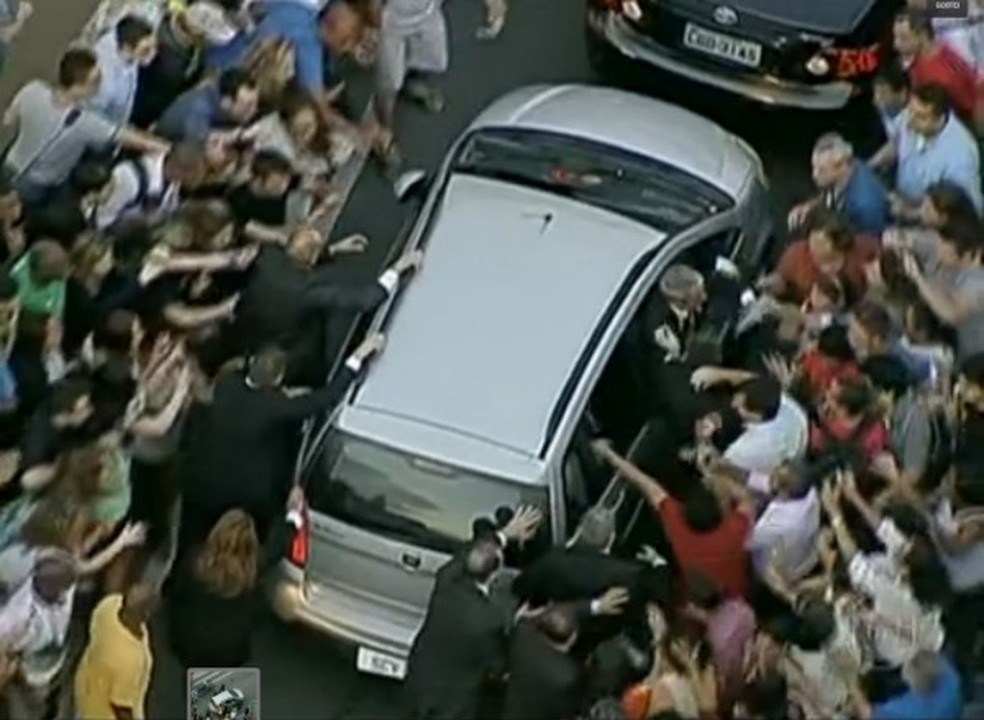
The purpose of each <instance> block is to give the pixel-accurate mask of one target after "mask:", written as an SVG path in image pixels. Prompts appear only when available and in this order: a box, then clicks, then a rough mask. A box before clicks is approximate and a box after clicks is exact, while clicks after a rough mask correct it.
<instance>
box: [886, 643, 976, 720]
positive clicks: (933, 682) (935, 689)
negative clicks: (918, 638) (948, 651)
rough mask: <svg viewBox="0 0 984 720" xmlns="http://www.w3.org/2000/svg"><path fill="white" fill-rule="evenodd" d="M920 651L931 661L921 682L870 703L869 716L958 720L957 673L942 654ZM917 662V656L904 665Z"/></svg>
mask: <svg viewBox="0 0 984 720" xmlns="http://www.w3.org/2000/svg"><path fill="white" fill-rule="evenodd" d="M921 655H925V656H927V657H928V658H931V660H928V659H927V660H926V662H931V663H932V665H933V672H932V675H931V676H928V677H926V678H925V683H924V686H923V687H919V686H918V685H910V687H909V690H908V691H906V692H905V693H903V694H902V695H899V696H897V697H894V698H892V699H891V700H886V701H885V702H882V703H877V704H875V705H873V706H872V707H871V719H872V720H960V717H961V715H962V714H963V698H962V696H961V692H960V676H959V675H958V674H957V671H956V670H955V669H954V668H953V666H952V665H951V664H950V662H949V661H948V660H946V658H944V657H943V656H942V655H936V654H932V653H921ZM920 662H921V660H920V658H919V656H917V657H916V658H914V660H913V661H910V663H908V665H913V664H917V663H920ZM910 682H911V681H910Z"/></svg>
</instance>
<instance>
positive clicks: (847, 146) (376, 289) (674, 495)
mask: <svg viewBox="0 0 984 720" xmlns="http://www.w3.org/2000/svg"><path fill="white" fill-rule="evenodd" d="M4 5H6V4H0V7H2V6H4ZM115 5H120V7H115ZM910 5H912V7H911V8H910V9H907V10H905V11H903V12H902V13H900V14H899V15H898V17H897V18H896V19H895V21H894V24H893V28H892V29H893V36H894V42H895V49H896V51H897V54H898V59H899V62H898V63H896V62H892V63H886V64H885V65H884V66H883V67H882V68H881V70H880V72H879V74H878V76H877V78H876V79H875V81H874V100H875V105H876V108H877V111H878V112H879V114H880V115H881V117H882V119H883V123H884V129H885V136H886V142H885V145H884V147H882V148H881V149H880V150H879V151H878V152H877V153H876V154H875V155H874V156H873V157H871V158H870V159H868V160H863V159H860V158H857V157H855V153H854V149H853V147H852V144H851V143H850V142H849V141H848V140H847V139H846V138H844V137H842V136H841V135H839V134H836V133H831V134H827V135H824V136H823V137H821V138H820V139H819V140H818V141H817V143H816V146H815V148H814V152H813V156H812V173H813V177H814V179H815V181H816V184H817V190H818V192H817V194H816V196H815V197H813V198H810V199H807V200H805V201H804V202H803V203H802V204H801V205H798V206H796V207H795V208H793V210H792V211H791V212H790V213H789V218H788V221H789V230H790V233H789V236H790V239H789V242H788V243H786V244H785V245H784V246H783V247H782V248H781V253H780V255H779V257H778V258H777V259H776V261H775V263H774V267H772V268H770V269H769V271H768V272H764V273H762V275H761V277H760V278H759V279H758V280H757V282H756V283H755V284H754V286H750V287H747V288H738V289H739V290H740V291H741V292H735V293H733V294H732V295H729V297H732V298H733V303H732V304H731V305H730V306H729V307H730V320H729V324H728V328H729V333H728V337H727V341H726V342H725V343H724V344H723V345H722V347H721V348H720V349H721V353H720V355H721V363H720V364H718V365H714V366H710V365H707V364H703V363H701V362H698V361H697V360H696V359H695V358H693V357H691V356H690V354H689V352H688V348H690V347H691V342H692V340H693V339H694V337H695V335H696V334H697V333H698V332H699V328H700V327H701V324H702V322H704V321H706V320H707V317H708V315H709V314H710V313H709V312H708V310H707V307H708V302H707V295H708V292H709V287H710V286H711V285H712V284H715V285H716V283H715V282H714V281H715V280H716V279H717V278H709V277H705V276H704V275H702V274H701V272H700V271H698V270H696V269H694V268H690V267H686V266H683V265H676V266H674V267H673V268H671V269H669V270H668V271H667V273H666V275H665V276H664V277H663V278H662V280H661V283H660V287H659V290H660V298H659V301H660V303H661V304H660V306H659V307H660V310H659V311H657V312H654V313H650V314H648V315H647V318H648V320H647V321H649V322H651V323H652V325H651V327H648V328H647V333H646V337H647V338H649V347H648V348H647V359H648V361H647V366H646V367H647V369H646V377H647V378H648V379H649V381H650V382H651V398H652V400H651V402H650V403H648V404H649V405H650V406H651V413H650V414H651V417H650V420H649V423H648V424H647V443H646V449H647V451H646V452H636V451H633V452H629V448H628V447H623V446H622V445H621V443H613V442H610V441H609V440H607V439H605V438H603V437H599V438H598V439H597V440H596V441H595V442H594V443H593V445H592V448H593V451H594V454H595V456H596V462H597V463H599V464H600V465H603V466H605V467H607V468H609V469H610V471H611V473H612V475H613V476H615V475H617V476H618V477H620V478H621V481H622V482H623V483H624V484H625V486H626V488H627V490H626V491H627V492H629V493H632V494H633V496H634V497H637V498H639V499H641V501H642V502H643V503H644V504H645V505H646V506H647V507H648V508H649V511H648V512H645V513H644V514H643V518H642V520H641V522H642V523H643V524H644V525H646V526H647V527H646V530H645V532H644V535H645V538H646V542H645V543H644V544H642V545H641V546H640V547H633V548H632V552H631V553H629V554H625V553H624V552H622V551H623V550H624V549H625V548H623V547H622V546H621V545H620V544H619V543H618V534H619V530H620V528H619V523H620V520H619V518H618V516H617V513H615V512H613V511H611V510H608V509H605V508H603V507H596V508H592V509H590V510H588V511H587V512H586V513H585V514H584V515H583V516H582V517H581V518H580V523H579V526H578V531H577V533H576V534H575V536H574V540H573V541H572V542H571V544H570V545H569V546H567V547H558V548H554V549H552V550H550V551H548V552H547V553H546V554H545V555H544V556H543V557H540V558H538V559H535V560H534V561H533V562H532V564H531V565H529V566H528V567H526V568H524V569H523V571H522V572H521V573H520V574H519V576H518V577H517V578H515V580H514V581H512V582H511V583H510V585H509V588H508V592H507V593H506V596H505V597H500V594H501V593H500V589H499V584H497V583H495V582H493V581H494V579H495V578H496V576H497V575H498V573H499V572H500V570H501V569H502V565H503V554H504V552H506V551H507V548H508V546H509V545H510V544H512V543H524V542H527V541H529V540H530V539H531V538H532V537H533V536H534V535H535V534H536V533H537V532H539V530H540V525H541V523H542V522H543V515H542V513H541V510H542V509H537V508H518V509H517V510H516V511H515V512H514V513H513V515H512V517H511V518H505V517H503V518H502V520H503V522H502V523H501V526H496V525H495V524H494V523H486V524H485V525H482V526H481V528H480V529H481V532H480V533H478V534H477V535H476V538H475V539H474V540H473V541H472V542H471V543H470V544H469V545H468V546H467V547H465V548H463V549H462V551H461V553H459V554H458V555H456V556H455V558H454V559H453V560H452V561H451V562H449V563H448V564H447V565H446V566H444V567H443V568H442V569H441V571H440V572H439V574H438V578H437V582H436V584H435V589H434V592H433V595H432V598H431V602H430V607H429V609H428V613H427V617H426V619H425V622H424V624H423V626H422V628H421V630H420V632H419V634H418V636H417V638H416V640H415V642H414V646H413V649H412V652H411V655H410V658H409V665H408V668H409V669H408V678H407V681H406V687H405V693H406V707H405V708H402V709H400V711H399V712H400V713H401V714H403V713H404V712H405V713H406V714H407V715H409V716H411V717H413V718H415V719H419V720H431V719H434V718H446V719H448V720H452V719H454V720H473V719H474V718H480V717H498V716H502V717H505V718H508V719H513V718H515V719H516V720H525V718H530V717H536V718H544V719H547V718H552V719H554V720H574V719H575V718H580V717H584V718H594V719H596V720H601V719H602V718H605V719H609V718H610V719H611V720H615V719H616V718H629V719H632V720H642V719H643V718H661V719H662V720H673V719H674V718H701V719H702V720H707V719H709V718H728V717H735V718H738V717H744V718H759V719H761V720H775V719H776V718H818V719H819V718H829V717H839V716H841V717H848V716H850V717H859V718H869V717H870V718H912V719H914V718H925V719H927V720H929V719H932V720H955V719H956V718H958V717H960V716H961V713H962V712H963V710H964V708H965V706H966V703H967V702H969V701H970V700H971V698H972V697H973V692H974V690H975V683H974V678H975V674H976V673H979V672H980V669H981V667H982V663H981V660H982V657H981V649H982V643H981V640H982V637H981V636H982V632H981V631H982V629H984V612H982V609H984V512H982V511H984V485H982V483H984V480H982V478H981V477H978V476H977V472H978V471H980V470H984V455H981V456H978V451H977V450H976V449H975V448H976V443H977V442H979V441H980V438H984V435H982V433H984V267H982V256H984V221H982V218H981V209H982V188H981V166H980V155H979V151H978V145H979V142H978V137H979V133H980V130H981V128H982V123H981V122H980V120H981V117H982V113H981V108H984V102H980V100H981V98H984V94H981V93H980V91H979V86H980V83H979V80H980V77H981V76H982V72H981V71H982V69H984V64H980V63H979V57H978V54H977V52H978V50H979V49H980V47H984V44H982V45H981V46H980V47H978V45H977V44H975V43H972V42H970V40H972V39H973V38H974V34H975V33H976V32H977V30H976V29H975V28H977V27H978V26H977V25H975V24H969V25H968V24H965V25H961V24H959V23H954V22H946V23H941V22H940V21H939V20H932V19H930V18H929V17H928V16H927V15H926V14H925V8H922V7H920V3H919V2H918V0H913V1H912V2H911V3H910ZM106 6H107V7H109V8H110V9H109V10H106V11H105V12H102V13H101V14H97V18H96V19H95V20H94V22H93V24H92V26H91V27H90V28H89V29H88V31H87V34H86V36H85V38H84V40H85V41H84V42H80V43H79V44H77V45H73V46H72V47H70V48H69V49H68V50H66V51H65V52H64V53H63V55H62V56H61V58H60V60H59V62H58V67H57V73H56V76H55V78H54V80H53V81H52V82H48V81H42V80H34V81H31V82H29V83H27V84H26V85H25V86H24V87H22V88H21V89H20V91H19V92H18V93H17V95H16V97H15V98H14V100H13V101H12V102H11V104H10V106H9V107H8V108H7V110H6V113H5V117H4V120H5V122H6V123H8V124H9V125H11V126H13V128H14V130H15V137H14V140H13V142H12V144H11V145H10V146H9V147H8V148H7V150H6V151H5V152H4V154H3V163H2V173H0V262H2V263H3V267H4V270H5V272H4V273H2V274H0V339H2V342H0V451H2V454H0V497H2V500H0V589H2V598H0V599H2V605H0V651H2V652H0V681H2V683H3V698H4V700H5V706H6V709H7V713H8V714H9V716H10V717H11V718H14V719H18V718H23V719H25V720H36V719H37V718H47V717H76V718H84V719H92V720H97V719H98V720H102V719H103V718H120V719H122V718H141V717H143V716H144V713H145V703H146V697H147V691H148V687H149V683H150V677H151V669H152V665H153V650H152V646H151V644H150V639H149V632H150V631H149V629H148V627H149V626H148V623H149V621H150V620H151V618H152V617H153V615H154V613H155V612H156V611H157V607H158V604H159V600H160V599H161V594H162V589H163V590H164V593H163V594H164V598H165V600H166V609H167V614H168V620H169V622H168V623H167V628H168V635H169V637H168V638H167V640H168V643H169V645H170V647H171V648H172V650H173V651H174V652H175V654H176V655H177V657H178V658H179V659H180V661H181V662H182V663H183V664H185V665H186V666H189V667H191V666H199V667H219V666H222V667H228V666H235V665H240V664H243V663H245V662H246V661H247V660H248V659H249V657H250V637H251V627H252V625H253V621H254V619H255V617H256V612H257V611H258V606H259V602H258V598H257V585H258V582H259V578H260V577H262V575H263V572H264V570H265V569H266V568H267V567H268V566H269V561H271V560H274V559H276V558H277V557H279V554H280V550H281V548H279V547H278V539H279V530H280V525H281V523H282V522H283V518H284V514H285V513H284V510H285V508H287V507H290V506H291V505H292V504H294V503H296V502H299V500H300V498H299V497H298V493H297V491H295V490H293V489H292V488H291V486H290V483H289V480H290V477H291V467H292V457H293V451H294V442H295V436H296V433H295V432H293V431H294V430H295V429H296V428H297V427H298V426H299V424H300V422H301V421H303V420H304V419H306V418H309V417H312V416H315V415H317V414H318V413H319V412H320V411H322V410H324V409H327V408H329V407H330V406H332V405H333V404H334V403H336V402H337V401H338V399H339V398H340V397H341V395H342V394H343V393H344V391H345V389H346V387H347V386H348V384H349V383H350V382H351V381H352V379H353V378H354V377H355V376H356V375H357V374H358V373H360V372H362V371H363V368H364V367H365V366H366V365H367V363H368V362H369V361H370V360H371V358H372V357H373V356H374V355H375V354H376V353H378V352H379V351H380V350H381V349H382V345H383V339H382V337H381V336H379V335H375V334H374V335H370V336H367V337H365V338H357V339H356V343H353V344H352V345H353V347H352V348H351V352H350V354H348V355H347V356H345V357H344V358H343V359H342V362H341V363H340V365H339V367H338V368H337V371H336V372H334V373H329V370H331V364H332V363H331V358H330V357H328V356H327V353H326V352H325V348H326V346H327V344H328V340H329V339H330V338H326V337H325V334H326V328H327V327H328V323H327V319H328V318H330V317H336V316H344V315H348V316H352V315H355V314H357V313H363V312H366V311H369V310H372V309H373V308H375V307H378V306H379V305H381V304H382V303H384V302H385V301H386V299H387V298H388V297H390V296H391V295H392V293H393V292H395V291H396V289H397V288H398V286H399V285H400V283H401V282H405V281H407V279H408V278H409V277H410V276H411V275H412V273H413V271H414V270H415V269H416V268H417V267H419V265H420V263H421V259H422V258H421V255H420V253H419V252H407V253H405V254H404V255H402V256H400V257H399V258H398V259H397V260H396V261H395V262H394V264H393V265H392V266H391V267H389V268H387V269H386V270H385V271H384V272H383V273H382V274H381V275H380V276H379V277H378V278H376V279H374V280H371V281H368V282H364V283H360V282H357V281H355V280H353V279H352V273H351V272H349V271H348V268H347V267H346V265H347V264H348V261H347V259H346V256H351V255H356V254H359V253H361V252H363V251H364V250H365V249H366V245H367V242H368V241H367V239H366V238H365V237H362V236H359V235H355V236H350V237H347V238H343V239H339V240H336V241H330V240H329V239H328V238H327V237H326V236H325V231H324V225H325V220H326V218H328V217H329V216H330V215H331V214H332V212H333V210H334V209H336V208H337V205H338V203H339V193H338V190H337V188H336V187H335V186H334V185H333V176H334V174H335V172H336V171H337V170H338V169H339V168H340V167H342V166H343V165H344V164H345V163H347V162H348V161H349V160H350V159H351V158H352V157H353V156H354V155H355V154H356V153H360V152H369V153H371V154H373V156H374V157H376V158H377V159H378V160H379V161H380V163H381V165H382V168H383V169H384V170H385V171H387V172H392V171H393V170H394V169H396V168H398V167H399V164H400V153H399V149H398V148H399V143H398V142H397V140H396V134H395V133H394V128H393V110H394V105H395V103H396V101H397V98H398V97H399V96H406V97H408V98H409V99H410V100H413V101H416V102H419V103H421V104H422V105H423V106H424V107H425V108H427V109H428V110H431V111H435V112H436V111H440V109H441V107H442V106H443V99H442V97H441V95H440V93H439V92H438V91H437V90H436V85H435V84H434V83H433V82H432V80H433V79H434V77H435V75H438V74H440V73H442V72H444V71H445V70H446V69H447V63H448V56H447V36H446V35H447V30H446V27H445V21H444V17H443V14H442V11H441V8H440V3H434V2H429V1H427V2H424V1H423V0H391V1H390V2H388V3H386V4H385V5H380V4H378V3H374V2H372V1H371V0H334V1H333V2H331V3H329V4H327V5H325V6H324V7H322V3H319V2H316V1H315V0H258V2H252V3H251V2H248V0H193V1H192V2H190V3H172V4H169V5H164V4H162V3H155V2H141V3H138V4H136V5H134V6H133V7H132V8H131V7H128V6H127V4H126V3H114V2H109V3H108V4H106ZM20 7H21V8H27V9H26V10H19V11H17V10H15V11H13V12H8V13H7V15H8V16H9V17H5V16H3V15H0V46H2V43H3V42H5V39H6V38H10V37H13V34H15V32H16V30H18V29H19V27H20V25H22V24H23V23H24V22H25V21H26V19H27V17H28V16H29V15H30V5H28V4H27V3H22V4H21V5H20ZM486 8H487V22H486V24H485V26H483V27H482V28H480V30H479V34H480V36H482V37H494V36H496V35H497V34H498V33H499V31H501V29H502V25H503V22H504V20H505V12H506V7H505V4H504V3H503V2H501V0H489V1H488V2H487V3H486ZM343 56H350V57H352V58H353V59H354V60H356V61H357V62H360V63H362V64H364V65H373V66H374V67H375V68H376V76H377V81H376V90H377V92H376V94H375V96H374V97H375V107H374V113H372V115H371V119H369V120H364V119H362V118H361V117H357V113H355V112H353V110H352V108H350V107H348V104H347V102H346V93H345V86H344V82H343V81H342V79H341V78H340V76H339V75H338V74H337V62H338V60H339V59H340V58H342V57H343ZM719 271H720V272H722V273H724V274H728V275H729V277H730V274H731V272H730V270H728V268H727V264H726V263H724V264H722V265H721V267H720V268H719ZM730 279H731V280H732V281H733V280H734V278H733V277H730ZM718 310H720V308H718ZM718 310H716V311H715V313H714V315H715V319H716V320H717V319H720V318H719V316H720V312H718ZM329 375H330V377H331V380H330V382H328V383H327V384H324V383H323V378H325V377H328V376H329ZM310 388H315V389H313V390H312V389H310ZM982 477H984V475H982ZM161 568H164V571H162V570H161ZM162 586H163V587H162ZM500 600H506V601H508V602H507V603H506V604H505V606H504V605H503V604H502V603H500ZM505 608H509V610H508V611H506V609H505ZM206 629H207V631H206ZM395 712H396V711H395Z"/></svg>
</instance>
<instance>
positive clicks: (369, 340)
mask: <svg viewBox="0 0 984 720" xmlns="http://www.w3.org/2000/svg"><path fill="white" fill-rule="evenodd" d="M385 344H386V336H385V335H383V334H382V333H372V334H371V335H369V336H367V337H366V339H365V340H363V341H362V343H361V344H360V345H359V347H357V348H356V349H355V352H354V353H352V356H353V357H355V358H357V359H358V360H360V361H363V360H368V359H369V358H371V357H372V356H373V355H375V354H376V353H378V352H379V351H380V350H382V349H383V346H384V345H385Z"/></svg>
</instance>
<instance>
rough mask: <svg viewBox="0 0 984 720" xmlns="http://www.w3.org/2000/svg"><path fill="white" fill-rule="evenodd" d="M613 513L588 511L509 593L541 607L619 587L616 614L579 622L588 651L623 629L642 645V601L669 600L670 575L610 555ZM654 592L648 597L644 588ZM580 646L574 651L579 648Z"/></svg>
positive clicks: (644, 643) (647, 639)
mask: <svg viewBox="0 0 984 720" xmlns="http://www.w3.org/2000/svg"><path fill="white" fill-rule="evenodd" d="M614 542H615V516H614V513H612V512H609V511H607V510H603V509H600V508H592V509H591V510H588V511H587V512H586V513H585V514H584V516H583V517H582V518H581V522H580V524H579V526H578V530H577V531H576V532H575V533H574V537H573V541H572V542H571V543H570V544H568V545H567V546H566V547H555V548H552V549H551V550H549V551H548V552H547V553H546V554H545V555H544V556H543V557H542V558H540V559H539V560H537V561H535V562H534V563H533V564H532V565H531V566H530V567H528V568H526V569H525V570H524V571H523V572H522V573H520V574H519V575H518V576H517V577H516V579H515V580H514V581H513V584H512V591H513V594H514V595H515V596H516V598H517V599H518V600H519V601H520V602H521V603H526V604H528V605H530V606H531V607H544V606H546V605H548V604H551V603H571V602H587V601H590V600H594V599H596V598H600V597H602V596H603V595H604V594H605V593H606V592H607V591H609V590H610V589H611V588H622V589H624V598H623V602H624V605H623V606H622V607H621V612H620V613H619V614H618V615H617V616H612V615H604V616H598V615H597V614H595V615H594V616H593V617H591V618H584V619H583V620H582V623H581V624H582V629H581V633H580V635H581V642H579V645H580V648H583V649H585V650H587V651H590V650H591V649H593V648H594V647H595V646H596V645H597V644H598V643H600V642H603V641H604V640H606V639H608V638H610V637H613V636H615V635H616V634H618V633H620V632H621V633H623V634H625V635H626V636H628V637H630V638H631V639H632V640H634V641H637V642H639V643H640V645H642V646H643V647H645V646H647V644H648V643H649V642H651V641H652V638H650V637H649V635H648V632H647V629H648V624H647V622H646V614H645V608H646V603H648V602H656V603H658V604H665V603H668V602H669V601H670V591H671V585H672V582H671V578H670V577H668V574H669V573H668V569H667V568H665V567H661V568H650V567H648V566H647V565H646V564H644V563H642V562H639V561H636V560H632V559H624V558H619V557H615V556H613V555H612V554H611V548H612V544H613V543H614ZM649 590H652V591H653V592H656V593H659V594H658V595H657V596H656V597H649V595H650V594H651V593H650V592H647V591H649ZM580 648H579V649H580Z"/></svg>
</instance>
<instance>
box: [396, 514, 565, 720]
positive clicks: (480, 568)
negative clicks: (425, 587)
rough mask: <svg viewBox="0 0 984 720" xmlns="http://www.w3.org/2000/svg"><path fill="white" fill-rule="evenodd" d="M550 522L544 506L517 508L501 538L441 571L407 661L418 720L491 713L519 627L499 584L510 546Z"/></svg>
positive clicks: (474, 547) (408, 695)
mask: <svg viewBox="0 0 984 720" xmlns="http://www.w3.org/2000/svg"><path fill="white" fill-rule="evenodd" d="M542 521H543V514H542V512H541V511H540V510H539V509H537V508H533V507H519V508H516V511H515V512H514V513H513V516H512V519H511V520H510V521H509V523H507V524H506V526H505V527H503V528H502V529H501V530H499V531H498V532H497V533H496V534H495V535H493V536H491V537H486V538H481V539H477V540H473V541H472V542H470V543H469V544H468V545H466V546H465V547H464V548H463V549H462V550H461V551H460V552H458V553H456V554H455V556H454V557H453V558H452V559H451V560H450V561H449V562H447V563H445V564H444V565H443V566H442V567H441V569H440V570H438V571H437V577H436V578H435V580H434V589H433V590H432V591H431V596H430V601H429V602H428V604H427V613H426V615H425V616H424V622H423V625H421V627H420V630H419V631H418V632H417V635H416V637H415V638H414V640H413V644H412V646H411V648H410V656H409V658H408V660H407V677H406V682H405V684H404V704H405V709H406V713H407V716H408V717H409V718H410V719H411V720H429V719H430V718H438V717H439V718H445V720H472V719H473V718H478V717H487V716H488V708H487V707H485V703H486V702H487V693H488V691H489V683H490V681H493V682H494V681H501V679H502V677H503V674H504V673H505V672H506V670H507V667H508V662H507V658H508V637H509V631H510V629H511V627H512V618H511V617H510V614H509V613H508V612H503V608H501V607H499V605H498V599H497V598H496V597H495V595H494V593H493V590H492V582H493V580H494V578H495V575H496V574H497V573H498V572H499V571H500V570H501V568H502V562H503V549H504V548H505V547H506V546H507V545H508V544H510V543H513V542H524V541H526V540H529V539H531V538H532V537H533V536H534V535H535V534H536V532H537V530H538V529H539V526H540V523H541V522H542ZM560 634H563V633H560Z"/></svg>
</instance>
